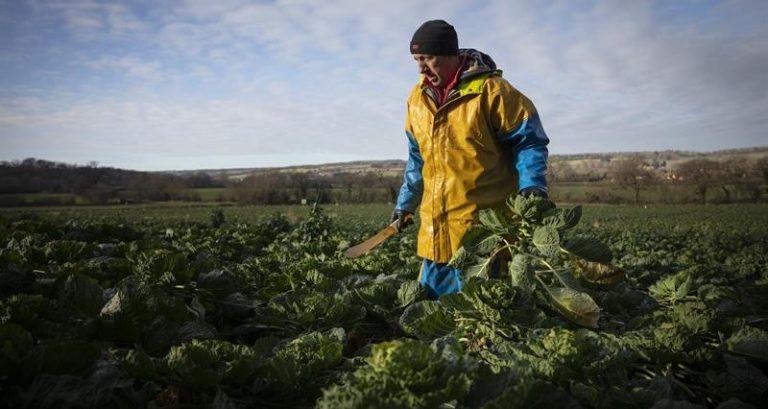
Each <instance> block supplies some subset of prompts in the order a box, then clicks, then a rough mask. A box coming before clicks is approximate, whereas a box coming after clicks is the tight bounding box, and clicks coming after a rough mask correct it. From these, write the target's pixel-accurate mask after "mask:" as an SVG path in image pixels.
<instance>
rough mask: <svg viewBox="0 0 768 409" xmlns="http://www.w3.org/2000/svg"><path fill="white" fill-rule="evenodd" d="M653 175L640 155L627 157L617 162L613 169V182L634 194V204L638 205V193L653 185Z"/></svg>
mask: <svg viewBox="0 0 768 409" xmlns="http://www.w3.org/2000/svg"><path fill="white" fill-rule="evenodd" d="M653 180H654V175H653V172H652V171H651V170H649V169H648V167H647V165H646V163H645V160H644V159H643V157H642V156H640V155H633V156H629V157H627V158H625V159H623V160H621V161H619V162H618V163H617V164H616V165H615V167H614V169H613V181H614V183H616V184H617V185H619V186H620V187H622V188H625V189H631V190H632V191H633V192H634V193H635V204H638V203H640V192H641V191H642V190H643V189H645V188H647V187H648V186H650V185H651V184H652V183H653Z"/></svg>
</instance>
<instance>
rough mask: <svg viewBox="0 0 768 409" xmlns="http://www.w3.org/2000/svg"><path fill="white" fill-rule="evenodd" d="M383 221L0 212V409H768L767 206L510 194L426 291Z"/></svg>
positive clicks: (363, 213) (249, 213)
mask: <svg viewBox="0 0 768 409" xmlns="http://www.w3.org/2000/svg"><path fill="white" fill-rule="evenodd" d="M297 209H298V210H297ZM389 210H390V209H389V207H363V206H360V207H358V208H354V207H345V208H339V207H335V206H328V207H326V208H319V207H303V208H298V207H297V208H286V209H274V208H272V209H267V210H264V208H253V207H242V208H210V207H205V208H194V209H188V208H176V209H151V208H133V210H131V209H130V208H114V209H112V208H102V209H99V208H92V209H80V210H77V209H73V210H66V211H62V210H56V211H43V210H37V211H24V212H22V211H10V210H4V211H2V212H0V407H7V408H57V409H58V408H145V407H148V408H208V407H210V408H222V409H223V408H294V407H295V408H312V407H318V408H542V409H544V408H547V409H549V408H656V409H665V408H669V409H672V408H674V409H689V408H690V409H693V408H720V409H741V408H764V407H768V377H767V376H766V374H768V206H766V205H740V206H676V207H649V208H641V207H619V206H594V207H586V208H584V209H581V208H580V207H571V206H563V207H555V206H554V204H552V203H550V202H546V201H543V200H540V199H537V198H533V199H522V198H510V201H509V202H508V205H506V206H504V207H503V208H500V209H495V210H487V211H484V212H483V213H482V214H481V215H480V218H479V221H478V224H477V225H476V226H475V227H474V228H473V229H471V230H470V233H468V234H467V237H466V238H465V242H464V243H463V246H462V249H461V250H460V252H459V253H458V254H457V256H456V257H455V258H454V260H452V262H453V263H454V264H456V265H459V266H461V267H462V268H463V270H464V271H465V272H466V277H465V287H464V290H463V292H462V293H460V294H454V295H448V296H444V297H441V298H440V299H439V300H431V299H429V297H428V296H427V293H426V292H425V290H423V289H421V288H420V287H419V285H418V282H417V281H416V275H417V272H418V269H419V265H420V260H419V259H418V258H417V257H416V255H415V245H416V243H415V237H416V234H415V233H416V229H415V228H414V227H410V228H409V229H407V230H406V231H405V232H403V233H401V234H398V235H395V236H394V237H392V238H390V239H389V240H387V241H386V242H384V243H383V244H382V245H381V246H380V247H378V248H376V249H375V250H373V251H372V252H370V253H369V254H368V255H365V256H363V257H360V258H345V257H344V256H343V253H344V250H346V249H347V248H349V247H350V246H351V245H354V244H356V243H358V242H360V241H362V240H364V239H366V238H367V237H369V236H370V235H372V234H374V233H375V232H376V231H377V230H379V229H380V228H383V227H384V226H385V225H386V222H387V219H388V211H389ZM276 211H280V212H279V213H276ZM497 270H500V273H498V274H494V271H497ZM490 276H493V277H495V278H490Z"/></svg>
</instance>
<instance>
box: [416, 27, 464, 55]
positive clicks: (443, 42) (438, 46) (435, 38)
mask: <svg viewBox="0 0 768 409" xmlns="http://www.w3.org/2000/svg"><path fill="white" fill-rule="evenodd" d="M458 53H459V38H458V36H457V35H456V30H454V29H453V26H452V25H450V24H448V23H446V22H445V21H443V20H430V21H427V22H426V23H424V24H422V25H421V27H419V29H418V30H416V32H415V33H413V39H411V54H429V55H457V54H458Z"/></svg>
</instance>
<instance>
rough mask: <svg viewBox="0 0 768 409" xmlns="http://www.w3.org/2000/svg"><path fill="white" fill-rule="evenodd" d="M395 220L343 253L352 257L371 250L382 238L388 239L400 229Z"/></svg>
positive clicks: (407, 217) (409, 216)
mask: <svg viewBox="0 0 768 409" xmlns="http://www.w3.org/2000/svg"><path fill="white" fill-rule="evenodd" d="M411 217H413V216H411V215H408V216H406V220H408V219H410V218H411ZM397 222H398V221H397V220H395V221H393V222H392V224H390V225H389V226H387V227H385V228H384V229H383V230H381V231H380V232H378V233H376V234H374V235H373V236H371V237H370V238H369V239H368V240H366V241H364V242H362V243H360V244H358V245H357V246H354V247H350V248H348V249H347V251H345V252H344V255H345V256H347V257H353V258H354V257H360V256H362V255H363V254H365V253H367V252H369V251H371V250H373V248H374V247H376V246H378V245H379V244H381V243H382V242H383V241H384V240H386V239H388V238H389V237H390V236H392V235H393V234H395V233H397V232H398V231H400V230H399V229H398V228H397Z"/></svg>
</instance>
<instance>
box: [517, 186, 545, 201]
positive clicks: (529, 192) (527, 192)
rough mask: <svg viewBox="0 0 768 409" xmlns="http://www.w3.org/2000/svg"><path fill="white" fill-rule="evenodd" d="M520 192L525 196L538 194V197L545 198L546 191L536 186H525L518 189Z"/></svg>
mask: <svg viewBox="0 0 768 409" xmlns="http://www.w3.org/2000/svg"><path fill="white" fill-rule="evenodd" d="M520 194H521V195H523V196H525V197H528V196H538V197H541V198H544V199H546V198H547V192H545V191H543V190H541V189H539V188H538V187H527V188H525V189H523V190H522V191H520Z"/></svg>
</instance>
